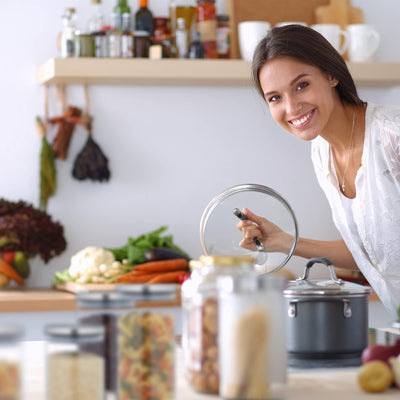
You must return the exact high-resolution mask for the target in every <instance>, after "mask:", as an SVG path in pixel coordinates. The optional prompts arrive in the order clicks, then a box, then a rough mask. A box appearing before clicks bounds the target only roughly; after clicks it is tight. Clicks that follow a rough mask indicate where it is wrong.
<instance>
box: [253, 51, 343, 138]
mask: <svg viewBox="0 0 400 400" xmlns="http://www.w3.org/2000/svg"><path fill="white" fill-rule="evenodd" d="M259 79H260V84H261V88H262V90H263V92H264V97H265V100H266V102H267V104H268V106H269V109H270V112H271V115H272V117H273V118H274V120H275V121H276V122H277V123H278V124H279V125H280V126H281V127H282V128H283V129H285V130H287V131H289V132H290V133H292V134H294V135H295V136H297V137H299V138H300V139H303V140H312V139H314V138H315V137H317V136H318V135H319V134H320V133H321V132H323V130H324V128H325V127H326V125H327V123H328V121H329V120H330V118H331V114H332V111H333V109H334V105H335V101H338V99H339V97H338V95H337V94H336V90H335V89H334V86H335V80H334V79H333V78H331V77H329V76H327V75H326V74H323V73H322V72H321V71H320V70H319V69H318V68H316V67H314V66H312V65H310V64H306V63H303V62H300V61H297V60H296V59H293V58H289V57H281V58H276V59H273V60H270V61H267V63H266V64H265V65H264V66H263V67H262V68H261V70H260V74H259Z"/></svg>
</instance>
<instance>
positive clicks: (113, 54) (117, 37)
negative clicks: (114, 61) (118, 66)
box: [107, 29, 122, 58]
mask: <svg viewBox="0 0 400 400" xmlns="http://www.w3.org/2000/svg"><path fill="white" fill-rule="evenodd" d="M121 42H122V32H121V31H119V30H117V29H110V30H108V31H107V54H108V57H110V58H121V56H122V49H121Z"/></svg>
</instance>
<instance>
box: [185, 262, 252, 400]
mask: <svg viewBox="0 0 400 400" xmlns="http://www.w3.org/2000/svg"><path fill="white" fill-rule="evenodd" d="M190 268H191V270H192V274H191V277H190V278H189V279H188V280H186V281H185V282H184V283H183V285H182V293H181V294H182V296H181V297H182V323H183V327H182V350H183V359H184V369H185V375H186V378H187V380H188V382H189V384H190V386H191V387H192V388H193V389H194V390H196V391H198V392H201V393H209V394H218V393H219V361H218V358H219V350H218V349H219V345H218V290H217V283H216V282H217V278H218V277H220V276H224V275H228V276H241V275H244V274H248V275H253V274H256V270H255V266H254V258H253V257H249V256H202V257H201V258H200V260H196V261H191V263H190Z"/></svg>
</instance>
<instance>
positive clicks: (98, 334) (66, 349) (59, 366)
mask: <svg viewBox="0 0 400 400" xmlns="http://www.w3.org/2000/svg"><path fill="white" fill-rule="evenodd" d="M45 335H46V338H47V343H46V382H47V400H60V399H63V400H87V399H91V400H103V399H104V359H103V357H101V356H99V355H98V354H95V353H91V352H89V351H81V349H80V345H82V344H85V343H86V344H88V343H91V344H98V345H99V346H102V345H103V338H104V328H103V327H102V326H99V325H75V324H72V325H69V324H54V325H47V326H45ZM61 394H62V396H61Z"/></svg>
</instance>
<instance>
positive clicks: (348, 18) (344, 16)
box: [315, 0, 364, 29]
mask: <svg viewBox="0 0 400 400" xmlns="http://www.w3.org/2000/svg"><path fill="white" fill-rule="evenodd" d="M315 21H316V23H317V24H337V25H340V26H341V28H342V29H346V26H347V25H349V24H362V23H364V14H363V11H362V10H361V8H357V7H352V6H351V1H350V0H330V2H329V4H328V5H323V6H318V7H316V9H315Z"/></svg>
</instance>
